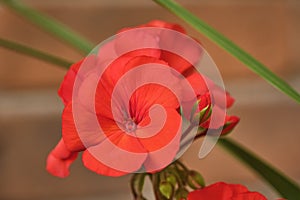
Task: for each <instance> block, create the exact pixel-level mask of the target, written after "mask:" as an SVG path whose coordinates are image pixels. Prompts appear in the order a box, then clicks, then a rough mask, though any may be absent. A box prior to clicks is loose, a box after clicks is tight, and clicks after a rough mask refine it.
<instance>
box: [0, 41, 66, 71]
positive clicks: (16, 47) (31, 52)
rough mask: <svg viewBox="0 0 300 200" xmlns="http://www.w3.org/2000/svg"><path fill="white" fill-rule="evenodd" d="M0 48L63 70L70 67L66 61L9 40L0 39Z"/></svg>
mask: <svg viewBox="0 0 300 200" xmlns="http://www.w3.org/2000/svg"><path fill="white" fill-rule="evenodd" d="M0 47H4V48H6V49H9V50H12V51H15V52H17V53H20V54H24V55H27V56H30V57H33V58H36V59H39V60H42V61H45V62H48V63H51V64H54V65H57V66H59V67H63V68H65V69H68V68H69V67H70V66H71V65H72V62H70V61H66V60H64V59H62V58H59V57H56V56H53V55H50V54H48V53H45V52H42V51H39V50H37V49H33V48H31V47H27V46H25V45H22V44H19V43H16V42H12V41H9V40H5V39H2V38H0Z"/></svg>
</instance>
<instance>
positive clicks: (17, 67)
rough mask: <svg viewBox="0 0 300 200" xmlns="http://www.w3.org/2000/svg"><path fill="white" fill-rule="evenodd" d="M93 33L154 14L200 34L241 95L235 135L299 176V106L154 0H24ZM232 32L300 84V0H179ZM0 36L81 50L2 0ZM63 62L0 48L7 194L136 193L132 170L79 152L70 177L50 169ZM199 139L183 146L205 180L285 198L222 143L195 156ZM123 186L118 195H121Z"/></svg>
mask: <svg viewBox="0 0 300 200" xmlns="http://www.w3.org/2000/svg"><path fill="white" fill-rule="evenodd" d="M24 2H25V3H28V4H29V5H31V6H33V7H35V8H37V9H39V10H41V11H43V12H45V13H47V14H49V15H51V16H53V17H54V18H56V19H58V20H60V21H61V22H63V23H65V24H67V25H68V26H70V27H72V28H73V29H75V30H77V31H78V32H79V33H81V34H82V35H84V36H86V37H87V38H90V40H91V41H92V42H94V43H95V44H97V43H99V42H101V41H103V40H104V39H106V38H107V37H109V36H111V35H113V34H114V33H115V32H116V31H117V30H119V29H121V28H123V27H128V26H135V25H138V24H142V23H146V22H148V21H150V20H152V19H162V20H166V21H170V22H177V23H180V24H182V25H183V26H184V27H185V28H187V30H188V32H189V34H190V35H192V36H194V37H196V38H198V39H199V40H201V41H202V43H203V44H204V46H205V47H206V49H207V51H208V52H209V53H210V55H211V56H212V58H213V59H214V61H215V62H216V64H217V65H218V67H219V69H220V72H221V74H222V76H223V78H224V81H225V86H226V88H227V90H228V91H230V92H231V94H232V95H233V96H234V97H235V98H236V101H237V102H236V105H235V106H234V108H233V109H232V110H231V111H230V112H231V113H234V114H236V115H239V116H240V117H241V123H240V124H239V126H238V127H237V129H236V130H235V131H234V132H233V133H232V135H231V136H232V137H234V138H235V139H237V140H238V141H240V142H241V143H243V144H245V145H246V146H248V147H250V148H251V149H252V150H253V151H255V152H256V153H258V154H260V155H261V156H262V157H264V158H265V159H266V160H268V161H270V162H272V163H273V164H275V165H276V166H277V167H278V168H279V169H281V170H283V171H284V172H285V173H286V174H287V175H289V176H291V177H293V178H294V179H296V180H300V171H299V168H298V164H299V162H300V156H299V153H300V149H299V146H298V141H299V140H300V135H299V130H300V123H299V119H300V107H299V105H297V104H296V103H294V102H293V101H292V100H290V99H288V98H287V97H285V96H284V95H283V94H281V93H279V92H278V91H277V90H275V89H274V88H272V87H271V86H269V85H268V84H267V83H265V82H264V81H262V80H261V79H260V78H258V77H257V76H256V75H254V74H253V73H252V72H251V71H250V70H248V69H247V68H246V67H245V66H243V64H241V63H239V62H238V61H237V60H235V59H234V58H232V57H231V56H230V55H228V54H227V53H226V52H224V51H223V50H221V49H220V48H218V47H217V46H216V45H214V44H213V43H212V42H210V41H208V40H207V39H206V38H204V37H203V36H202V35H200V34H199V33H197V32H195V31H194V30H192V29H191V28H190V27H189V26H188V25H186V24H185V23H183V22H182V21H181V20H179V19H177V18H176V17H174V16H173V15H171V14H169V13H168V12H167V11H166V10H164V9H162V8H161V7H159V6H158V5H156V4H155V3H153V2H152V1H149V0H126V1H120V0H119V1H117V0H115V1H108V0H85V1H83V0H81V1H79V0H78V1H71V0H61V1H59V0H51V1H50V0H24ZM178 2H180V3H182V4H183V5H184V6H186V7H187V8H188V9H189V10H191V11H192V12H193V13H195V14H196V15H197V16H199V17H201V18H202V19H203V20H205V21H206V22H207V23H209V24H211V25H212V26H213V27H215V28H216V29H217V30H219V31H220V32H222V33H223V34H225V35H226V36H227V37H229V38H230V39H231V40H233V41H234V42H236V43H237V44H238V45H240V46H241V47H242V48H244V49H245V50H247V51H248V52H250V53H251V54H252V55H253V56H255V57H256V58H258V59H259V60H261V61H262V62H263V63H264V64H266V65H267V66H268V67H269V68H270V69H271V70H272V71H274V72H275V73H277V74H279V75H280V76H281V77H283V78H284V79H285V80H287V81H288V82H289V83H290V84H291V85H293V86H294V87H296V88H297V89H298V91H300V77H299V75H300V67H299V65H300V59H299V52H300V39H299V35H300V23H299V22H300V2H299V1H297V0H263V1H261V0H252V1H240V0H214V1H208V0H203V1H196V0H187V1H184V0H181V1H178ZM0 36H1V37H2V38H8V39H11V40H14V41H18V42H21V43H24V44H27V45H31V46H32V47H35V48H38V49H41V50H44V51H48V52H51V53H52V54H55V55H58V56H60V57H63V58H66V59H69V60H70V61H77V60H79V59H81V57H82V56H81V55H80V54H79V53H77V52H76V51H74V50H73V49H72V48H70V47H69V46H67V45H65V44H63V43H61V42H60V41H57V40H56V39H54V38H53V37H51V36H50V35H48V34H46V33H44V32H43V31H41V30H40V29H38V28H36V27H34V26H33V25H31V24H30V23H27V22H26V21H25V20H24V19H22V18H21V17H18V16H16V15H15V14H13V13H12V12H11V11H10V10H8V9H7V8H6V7H4V6H2V5H1V4H0ZM65 72H66V71H65V70H63V69H60V68H58V67H55V66H52V65H50V64H45V63H43V62H41V61H38V60H35V59H32V58H28V57H25V56H22V55H18V54H16V53H14V52H10V51H7V50H4V49H1V48H0V128H1V129H0V176H1V181H0V199H7V200H27V199H28V200H29V199H30V200H34V199H38V200H48V199H75V200H76V199H105V200H106V199H120V196H122V195H125V196H124V197H123V196H122V199H130V194H129V189H128V185H127V180H128V177H123V178H119V179H115V178H108V177H101V176H97V175H95V174H93V173H92V172H89V171H88V170H86V169H85V168H84V167H82V165H81V163H80V161H77V162H76V163H75V165H74V166H73V167H72V169H71V170H72V171H71V175H70V177H69V178H67V179H64V180H60V179H57V178H55V177H51V176H50V175H48V174H47V173H46V172H45V170H44V167H45V159H46V156H47V153H48V152H49V151H50V150H51V148H52V147H53V146H54V145H55V144H56V142H57V141H58V140H59V137H60V127H61V125H60V123H61V122H60V113H61V110H62V104H61V102H60V100H59V99H58V97H57V96H56V89H57V88H58V87H59V84H60V82H61V81H62V79H63V76H64V74H65ZM199 149H200V144H199V143H196V144H194V145H193V146H192V148H190V149H189V151H188V152H187V153H186V154H185V156H184V160H185V161H186V162H187V163H189V164H188V165H189V166H191V167H193V168H196V169H199V170H200V171H202V172H203V175H204V177H205V178H206V180H207V182H208V183H213V182H216V181H228V182H234V183H244V184H246V185H248V186H249V187H250V189H254V190H260V191H262V192H263V193H264V194H266V195H267V196H268V197H269V198H274V197H278V195H277V194H275V193H273V192H272V191H271V190H270V188H269V187H268V186H267V185H266V184H264V183H262V181H261V180H259V179H258V178H257V176H255V175H254V174H253V173H252V172H251V171H250V170H248V169H247V168H246V167H244V166H243V165H242V164H240V163H239V162H238V161H235V160H234V159H233V158H232V157H231V156H230V155H229V154H228V153H227V152H224V151H223V150H222V149H221V148H219V147H216V148H215V149H214V150H213V152H212V153H211V154H210V155H209V156H208V157H206V158H205V159H204V160H197V159H195V158H197V154H198V151H199ZM118 195H120V196H118Z"/></svg>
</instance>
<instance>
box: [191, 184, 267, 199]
mask: <svg viewBox="0 0 300 200" xmlns="http://www.w3.org/2000/svg"><path fill="white" fill-rule="evenodd" d="M199 199H203V200H206V199H207V200H210V199H218V200H267V198H266V197H264V196H263V195H262V194H260V193H258V192H251V191H249V190H248V189H247V188H246V187H245V186H243V185H239V184H227V183H223V182H218V183H215V184H212V185H209V186H207V187H204V188H203V189H200V190H195V191H192V192H190V193H189V195H188V197H187V200H199Z"/></svg>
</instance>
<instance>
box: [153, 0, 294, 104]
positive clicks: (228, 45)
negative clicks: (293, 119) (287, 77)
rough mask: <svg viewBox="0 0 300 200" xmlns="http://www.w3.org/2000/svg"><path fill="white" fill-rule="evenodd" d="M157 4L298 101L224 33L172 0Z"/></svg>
mask: <svg viewBox="0 0 300 200" xmlns="http://www.w3.org/2000/svg"><path fill="white" fill-rule="evenodd" d="M153 1H155V2H157V3H158V4H160V5H162V6H163V7H165V8H166V9H168V10H169V11H170V12H172V13H173V14H175V15H176V16H178V17H179V18H181V19H182V20H184V21H185V22H187V23H188V24H190V25H191V26H192V27H193V28H195V29H196V30H197V31H199V32H200V33H202V34H203V35H205V36H206V37H207V38H209V39H210V40H211V41H213V42H214V43H216V44H217V45H219V46H220V47H221V48H223V49H224V50H225V51H227V52H228V53H230V54H231V55H233V56H234V57H235V58H237V59H238V60H240V61H241V62H242V63H244V64H245V65H246V66H248V68H249V69H251V70H252V71H254V72H255V73H256V74H258V75H259V76H261V77H262V78H264V79H265V80H266V81H268V82H269V83H270V84H272V85H273V86H274V87H276V88H277V89H279V90H280V91H282V92H283V93H285V94H286V95H288V96H290V97H291V98H293V99H294V100H296V101H297V102H298V103H300V94H299V93H298V92H297V91H296V90H295V89H293V88H292V87H291V86H290V85H288V84H287V83H286V82H285V81H284V80H282V79H281V78H279V77H278V76H276V75H275V74H274V73H273V72H271V71H270V70H269V69H268V68H267V67H266V66H264V65H263V64H262V63H261V62H259V61H258V60H256V59H255V58H254V57H252V56H251V55H250V54H249V53H247V52H246V51H244V50H243V49H241V48H240V47H239V46H237V45H236V44H235V43H233V42H232V41H231V40H229V39H228V38H226V37H225V36H224V35H222V34H221V33H219V32H218V31H217V30H215V29H214V28H212V27H211V26H209V25H208V24H206V23H205V22H204V21H202V20H201V19H199V18H198V17H196V16H195V15H193V14H192V13H190V12H189V11H188V10H186V9H185V8H183V7H182V6H180V5H179V4H177V3H176V2H174V1H172V0H153Z"/></svg>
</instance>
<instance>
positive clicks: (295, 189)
mask: <svg viewBox="0 0 300 200" xmlns="http://www.w3.org/2000/svg"><path fill="white" fill-rule="evenodd" d="M218 144H220V145H221V146H222V147H224V148H225V149H226V150H228V151H229V152H230V153H231V154H233V155H234V156H235V157H237V158H238V159H240V160H241V161H242V162H244V163H245V164H246V165H248V166H249V167H250V168H252V169H253V170H254V171H255V172H256V173H258V174H259V175H260V176H261V177H262V178H264V179H265V180H266V181H267V182H268V183H269V184H270V185H271V186H273V188H274V189H276V190H277V191H278V192H279V193H280V194H281V195H282V197H283V198H286V199H288V200H298V199H300V188H299V186H298V185H297V184H296V183H295V182H293V181H292V180H290V179H289V178H288V177H286V176H285V175H284V174H283V173H281V172H279V171H278V170H277V169H275V168H274V167H272V166H271V165H270V164H268V163H267V162H265V161H263V160H262V159H260V158H259V157H257V156H256V155H254V154H253V153H252V152H250V151H249V150H247V149H245V148H244V147H242V146H240V145H239V144H238V143H236V142H233V141H232V140H230V139H219V142H218Z"/></svg>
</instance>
